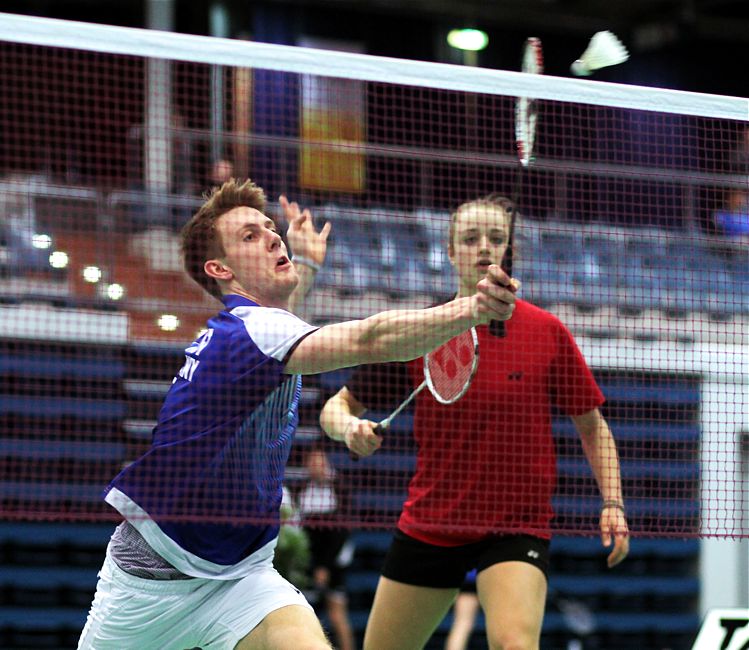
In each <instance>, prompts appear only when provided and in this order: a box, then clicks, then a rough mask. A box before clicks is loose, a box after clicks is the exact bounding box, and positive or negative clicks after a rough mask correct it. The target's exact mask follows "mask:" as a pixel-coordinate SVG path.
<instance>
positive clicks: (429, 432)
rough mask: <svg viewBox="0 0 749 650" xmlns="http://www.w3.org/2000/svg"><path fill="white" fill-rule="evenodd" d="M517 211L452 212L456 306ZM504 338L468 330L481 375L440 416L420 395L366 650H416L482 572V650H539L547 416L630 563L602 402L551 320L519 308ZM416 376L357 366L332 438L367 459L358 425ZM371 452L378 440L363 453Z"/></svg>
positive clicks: (613, 558) (327, 410)
mask: <svg viewBox="0 0 749 650" xmlns="http://www.w3.org/2000/svg"><path fill="white" fill-rule="evenodd" d="M513 211H514V206H513V205H512V202H511V201H509V200H508V199H506V198H503V197H498V196H496V195H490V196H487V197H484V198H480V199H477V200H474V201H470V202H468V203H465V204H463V205H461V206H460V207H459V208H458V209H457V210H456V211H455V213H454V214H453V215H452V218H451V223H450V232H449V238H448V256H449V259H450V261H451V262H452V264H453V266H454V267H455V270H456V271H457V275H458V282H459V289H458V298H466V297H468V296H471V295H472V294H473V293H474V292H475V286H476V283H477V282H478V280H479V279H480V278H481V277H482V276H483V275H484V274H485V273H486V272H487V269H489V268H491V265H492V264H497V263H498V262H499V261H500V260H502V259H503V255H504V252H505V248H506V247H507V241H508V234H509V223H510V219H511V215H512V214H513ZM505 326H506V334H505V336H504V337H498V336H492V335H491V333H490V331H489V330H490V328H489V327H488V326H485V325H483V326H481V327H477V328H476V330H477V334H478V338H479V349H480V354H479V359H480V361H479V366H478V372H477V374H476V376H475V377H474V379H473V381H472V383H471V385H470V387H469V389H468V391H467V392H466V394H465V395H464V396H463V397H461V399H459V400H458V401H456V402H455V403H453V404H450V405H448V406H445V405H443V404H439V403H438V402H437V400H435V399H434V397H433V396H432V394H431V393H430V392H429V391H422V392H421V393H419V395H418V396H417V398H416V407H415V417H414V437H415V439H416V443H417V448H418V451H417V462H416V472H415V474H414V475H413V477H412V478H411V482H410V484H409V487H408V496H407V499H406V502H405V504H404V506H403V510H402V512H401V515H400V519H399V521H398V526H397V530H396V532H395V536H394V539H393V542H392V544H391V547H390V549H389V551H388V554H387V556H386V559H385V563H384V567H383V569H382V576H381V577H380V581H379V583H378V586H377V591H376V594H375V598H374V603H373V606H372V612H371V614H370V617H369V621H368V623H367V630H366V633H365V638H364V648H365V650H416V649H417V648H422V647H424V645H425V644H426V643H427V641H428V639H429V638H430V637H431V635H432V634H433V632H434V630H435V629H436V628H437V626H438V625H439V623H440V621H441V620H442V619H443V617H444V616H445V614H446V613H447V611H448V609H449V608H450V605H451V604H452V602H453V601H454V600H455V597H456V595H457V594H458V590H459V588H460V586H461V583H462V582H463V579H464V577H465V575H466V572H467V571H470V570H471V569H477V570H478V575H477V578H476V587H477V592H478V596H479V600H480V601H481V606H482V608H483V610H484V614H485V620H486V634H487V637H488V642H489V647H490V648H492V649H497V648H513V649H527V650H531V649H537V648H538V647H539V642H540V637H541V624H542V620H543V614H544V605H545V601H546V591H547V571H548V565H549V539H550V537H551V519H552V516H553V514H554V513H553V511H552V506H551V496H552V493H553V491H554V487H555V480H556V476H555V468H556V459H555V451H554V441H553V439H552V435H551V408H552V405H555V406H557V407H558V408H560V409H561V410H562V411H563V412H565V413H566V414H567V415H569V416H570V417H571V419H572V421H573V422H574V424H575V427H576V428H577V430H578V432H579V434H580V437H581V438H582V444H583V449H584V451H585V454H586V456H587V458H588V461H589V462H590V465H591V468H592V470H593V474H594V476H595V478H596V480H597V482H598V486H599V488H600V491H601V495H602V497H603V499H602V504H601V511H600V522H599V525H600V532H601V538H602V542H603V544H604V545H605V546H610V545H612V544H613V548H612V550H611V552H610V554H609V556H608V564H609V566H614V565H616V564H618V563H619V562H621V561H622V560H623V559H624V558H625V556H626V555H627V552H628V548H629V537H628V530H627V521H626V519H625V516H624V502H623V497H622V487H621V478H620V471H619V462H618V458H617V452H616V448H615V445H614V439H613V437H612V435H611V431H610V430H609V427H608V425H607V424H606V421H605V420H604V418H603V417H602V416H601V414H600V411H599V407H600V406H601V404H602V403H603V401H604V398H603V395H602V394H601V391H600V390H599V388H598V386H597V385H596V383H595V381H594V379H593V376H592V374H591V372H590V370H589V369H588V367H587V365H586V363H585V360H584V359H583V357H582V355H581V353H580V351H579V349H578V348H577V345H576V344H575V342H574V340H573V338H572V335H571V334H570V332H569V331H568V330H567V328H566V327H565V326H564V325H563V324H562V323H561V322H560V321H559V320H558V319H557V318H556V317H555V316H553V315H552V314H550V313H548V312H546V311H544V310H542V309H539V308H538V307H535V306H534V305H531V304H530V303H528V302H526V301H524V300H520V299H518V300H517V302H516V308H515V312H514V314H513V317H512V319H510V320H509V321H506V323H505ZM421 380H422V370H421V362H420V361H417V362H413V363H410V364H408V365H406V364H389V365H385V366H371V365H370V366H364V367H362V368H360V369H358V370H357V371H356V372H355V373H354V375H353V376H352V378H351V380H350V381H349V382H348V384H347V386H345V387H344V388H342V389H341V390H340V391H339V392H338V393H337V394H336V395H334V396H333V397H331V398H330V400H329V401H328V402H327V403H326V405H325V406H324V408H323V410H322V413H321V418H320V422H321V424H322V426H323V428H324V429H325V431H326V432H327V433H328V435H329V436H330V437H332V438H333V439H337V440H344V441H345V442H346V444H347V445H348V446H349V448H351V449H354V450H355V451H357V452H358V453H364V452H365V450H366V445H365V443H366V442H367V441H368V440H370V439H372V438H373V437H375V436H376V434H375V433H374V427H375V423H374V422H371V421H369V420H366V419H360V418H361V417H362V416H363V415H364V413H365V412H366V410H367V409H368V408H371V407H373V406H375V407H377V408H382V406H383V404H382V401H383V397H382V394H381V392H382V391H383V390H384V387H387V386H390V387H397V388H396V389H395V392H396V393H397V394H393V395H392V396H391V406H390V407H391V408H392V405H395V404H398V403H399V402H400V400H401V399H402V396H403V395H406V394H408V393H409V391H411V390H413V387H414V386H416V385H418V383H419V382H421ZM371 446H372V447H373V448H374V447H376V446H378V445H377V444H373V445H371Z"/></svg>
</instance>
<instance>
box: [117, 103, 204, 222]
mask: <svg viewBox="0 0 749 650" xmlns="http://www.w3.org/2000/svg"><path fill="white" fill-rule="evenodd" d="M169 131H170V133H169V136H170V137H169V140H168V141H169V142H170V144H171V152H170V156H169V160H168V161H167V160H164V161H163V163H164V164H165V165H166V164H167V162H168V168H167V173H168V175H169V184H168V188H167V189H168V194H169V195H177V196H178V197H182V198H183V200H182V201H179V200H177V199H176V198H175V199H172V201H171V203H172V204H171V205H170V204H169V203H168V202H166V203H165V202H164V197H163V192H161V193H159V195H158V196H154V195H153V192H152V190H153V188H151V187H148V184H147V178H146V165H145V148H146V143H145V128H144V125H143V124H136V125H133V126H132V127H130V129H129V130H128V132H127V157H128V161H127V162H128V175H127V182H128V189H129V190H136V191H141V192H144V196H143V200H142V201H139V202H134V203H133V204H132V205H131V206H130V207H131V218H132V220H133V224H134V225H135V227H136V228H138V229H140V228H149V227H152V226H166V227H168V228H172V229H174V230H179V229H180V228H181V227H182V226H183V225H184V223H185V222H186V221H187V220H188V219H189V218H190V217H191V216H192V214H193V212H194V208H197V207H198V203H197V202H196V204H195V205H194V206H192V205H191V204H190V202H189V200H188V201H184V199H192V198H194V197H195V196H196V195H199V194H200V192H198V184H197V183H196V182H195V176H194V173H193V167H194V164H195V145H194V141H193V138H192V137H191V134H190V132H189V130H188V128H187V123H186V121H185V118H184V117H183V116H182V115H181V114H180V113H173V115H172V122H171V128H170V129H169ZM166 157H167V156H166V152H164V158H165V159H166Z"/></svg>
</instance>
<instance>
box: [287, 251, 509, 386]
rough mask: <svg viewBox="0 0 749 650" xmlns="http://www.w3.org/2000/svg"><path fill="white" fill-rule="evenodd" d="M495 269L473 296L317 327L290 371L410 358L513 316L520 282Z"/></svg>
mask: <svg viewBox="0 0 749 650" xmlns="http://www.w3.org/2000/svg"><path fill="white" fill-rule="evenodd" d="M489 269H490V270H489V273H488V274H487V276H486V277H485V278H483V279H482V280H481V281H480V282H479V283H478V285H477V289H478V292H477V293H476V294H474V295H473V296H471V297H468V298H456V299H454V300H451V301H450V302H448V303H446V304H444V305H440V306H438V307H431V308H429V309H412V310H406V309H398V310H392V311H386V312H381V313H379V314H375V315H374V316H370V317H369V318H365V319H363V320H358V321H347V322H344V323H337V324H334V325H327V326H325V327H322V328H320V329H319V330H316V331H315V332H313V333H312V334H310V335H308V336H307V337H305V338H304V339H302V341H300V343H299V345H297V347H296V348H295V349H294V351H293V352H292V353H291V355H290V357H289V359H288V360H287V362H286V367H285V372H287V373H289V374H302V375H309V374H315V373H318V372H327V371H328V370H336V369H338V368H348V367H350V366H358V365H361V364H363V363H383V362H386V361H408V360H410V359H415V358H417V357H420V356H422V355H424V354H426V353H427V352H429V351H430V350H434V349H435V348H437V347H439V346H440V345H442V344H443V343H445V342H446V341H448V340H450V339H451V338H452V337H454V336H456V335H458V334H460V333H461V332H463V331H465V330H467V329H468V328H470V327H472V326H474V325H479V324H481V323H487V322H489V321H490V320H494V319H496V320H507V319H508V318H510V316H512V312H513V310H514V308H515V293H514V292H515V290H516V284H514V281H511V280H510V278H509V276H507V275H506V274H505V273H504V272H503V271H502V270H501V269H500V268H499V267H498V266H497V265H492V266H491V267H489Z"/></svg>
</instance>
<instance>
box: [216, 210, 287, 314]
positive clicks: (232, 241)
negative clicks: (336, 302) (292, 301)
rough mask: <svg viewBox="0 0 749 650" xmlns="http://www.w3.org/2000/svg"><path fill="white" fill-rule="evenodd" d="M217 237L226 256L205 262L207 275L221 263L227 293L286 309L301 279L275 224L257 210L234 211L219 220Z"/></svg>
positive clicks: (224, 288) (217, 222) (222, 278)
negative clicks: (213, 265)
mask: <svg viewBox="0 0 749 650" xmlns="http://www.w3.org/2000/svg"><path fill="white" fill-rule="evenodd" d="M216 233H217V235H218V236H219V237H220V241H221V243H222V244H223V248H224V255H223V257H221V258H219V259H218V260H209V261H208V262H206V271H207V272H208V266H209V265H211V264H212V263H214V262H216V261H218V262H219V263H220V267H221V269H223V271H224V273H225V275H224V276H222V277H220V278H219V279H221V280H222V281H223V282H224V283H228V285H227V284H224V287H223V290H224V292H227V291H228V292H230V293H238V294H240V295H245V296H248V297H250V298H253V299H254V300H256V301H257V302H258V303H260V304H261V305H264V306H268V307H281V308H286V306H287V301H288V298H289V296H290V295H291V292H292V291H293V290H294V288H295V287H296V285H297V283H298V282H299V276H298V275H297V272H296V270H295V269H294V265H293V264H292V263H291V261H290V260H289V257H288V254H287V252H286V246H285V244H284V243H283V241H282V240H281V236H280V235H279V234H278V232H277V231H276V225H275V224H274V223H273V221H272V220H271V219H269V218H268V217H266V216H265V215H264V214H263V213H262V212H259V211H258V210H255V209H254V208H249V207H239V208H234V209H233V210H230V211H229V212H227V213H225V214H223V215H221V216H220V217H219V218H218V219H217V220H216ZM209 275H211V273H210V272H209ZM214 277H215V276H214Z"/></svg>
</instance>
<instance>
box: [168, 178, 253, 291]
mask: <svg viewBox="0 0 749 650" xmlns="http://www.w3.org/2000/svg"><path fill="white" fill-rule="evenodd" d="M265 206H266V201H265V192H263V189H262V188H261V187H258V186H257V185H255V183H253V182H252V181H251V180H249V179H247V180H246V181H244V182H243V183H240V182H239V181H237V180H236V179H234V178H231V179H229V180H228V181H226V182H225V183H224V184H223V185H221V187H214V188H212V189H211V190H210V192H208V193H207V194H206V195H205V203H203V205H202V206H201V207H200V209H199V210H198V211H197V212H196V213H195V215H194V216H193V217H192V219H190V221H188V222H187V223H186V224H185V227H184V228H182V234H181V239H182V242H181V246H182V259H183V261H184V265H185V270H186V271H187V273H188V275H189V276H190V277H191V278H192V279H193V280H195V282H197V283H198V284H199V285H200V286H201V287H203V289H205V290H206V291H207V292H208V293H209V294H211V295H212V296H214V297H215V298H221V288H220V287H219V285H218V283H217V282H216V280H215V279H214V278H212V277H210V276H209V275H208V274H206V272H205V270H204V268H203V267H204V265H205V263H206V262H207V261H208V260H210V259H213V258H217V257H222V256H223V255H224V254H225V251H224V246H223V243H222V241H221V237H220V235H219V233H218V232H217V231H216V221H217V220H218V218H219V217H220V216H222V215H224V214H226V213H227V212H229V211H230V210H233V209H234V208H240V207H248V208H254V209H255V210H258V211H259V212H265Z"/></svg>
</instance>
